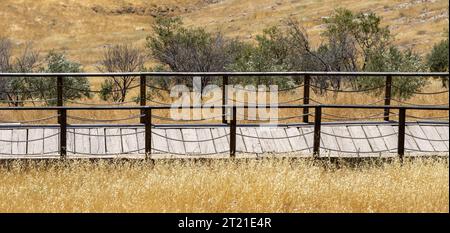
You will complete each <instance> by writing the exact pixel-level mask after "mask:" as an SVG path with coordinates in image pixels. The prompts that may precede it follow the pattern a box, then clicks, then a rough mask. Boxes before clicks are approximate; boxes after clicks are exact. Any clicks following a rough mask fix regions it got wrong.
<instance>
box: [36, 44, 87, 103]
mask: <svg viewBox="0 0 450 233" xmlns="http://www.w3.org/2000/svg"><path fill="white" fill-rule="evenodd" d="M44 61H45V64H46V65H45V66H44V67H42V68H41V70H40V71H41V72H44V73H80V72H83V70H82V68H81V65H80V64H78V63H76V62H72V61H70V60H68V59H67V58H66V57H65V55H64V54H63V53H58V52H55V51H50V52H49V54H48V55H47V56H46V57H45V60H44ZM32 85H33V86H34V88H36V89H37V90H38V92H37V93H35V96H36V97H37V98H39V99H44V100H49V101H47V104H49V105H52V104H55V103H56V100H54V98H55V97H56V96H57V87H56V79H55V78H54V77H43V78H39V79H33V81H32ZM83 97H88V98H90V97H91V95H90V86H89V81H88V80H87V78H86V77H64V78H63V98H64V99H66V100H74V99H79V98H83Z"/></svg>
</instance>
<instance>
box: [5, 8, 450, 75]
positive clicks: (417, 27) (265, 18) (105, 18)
mask: <svg viewBox="0 0 450 233" xmlns="http://www.w3.org/2000/svg"><path fill="white" fill-rule="evenodd" d="M337 7H346V8H349V9H351V10H354V11H366V10H372V11H374V12H376V13H377V14H379V15H381V16H382V17H383V23H384V24H385V25H389V27H390V29H391V31H392V32H393V34H394V35H395V39H396V43H397V44H399V45H401V46H403V47H410V48H413V49H414V50H415V51H417V52H420V53H424V52H426V51H428V50H429V49H430V48H431V46H432V45H433V43H435V42H437V41H439V40H441V39H442V38H444V37H445V35H444V32H445V30H447V31H448V1H447V0H409V1H406V0H397V1H392V0H373V1H356V0H342V1H334V0H275V1H273V0H252V1H239V0H191V1H188V0H166V1H165V0H150V1H149V0H147V1H146V0H134V1H133V0H100V1H93V0H82V1H76V0H36V1H27V0H0V36H7V37H10V38H11V39H12V40H13V41H14V42H15V43H17V44H19V45H23V44H24V43H25V42H26V41H33V43H34V46H35V47H36V48H39V50H40V51H42V52H47V51H49V50H51V49H56V50H66V51H67V54H68V56H69V57H70V58H72V59H74V60H77V61H78V62H80V63H82V64H83V65H84V66H85V68H86V69H87V70H90V71H95V63H96V61H97V60H98V58H99V55H100V54H101V51H102V49H103V47H104V46H105V45H108V44H113V43H120V42H133V43H138V44H139V45H140V46H142V45H143V44H144V42H145V38H146V37H147V36H148V35H150V34H151V25H152V23H153V22H154V17H155V16H157V15H177V16H181V17H182V18H183V20H184V22H185V23H186V24H187V25H189V26H204V27H206V28H207V29H208V30H210V31H215V30H221V31H223V32H224V33H225V34H226V35H227V36H239V37H240V38H242V39H245V40H252V39H253V38H254V37H255V35H256V34H258V33H260V32H261V31H262V30H263V29H264V28H265V27H268V26H271V25H275V24H277V23H279V21H280V20H282V19H284V18H286V17H294V18H297V19H299V20H300V21H301V22H302V23H303V24H304V26H305V28H306V29H307V30H308V33H309V34H310V37H311V38H312V39H313V41H315V43H316V44H317V43H319V40H318V38H319V35H320V32H321V30H322V29H323V25H322V17H326V16H328V15H329V14H330V13H331V12H332V11H333V9H335V8H337Z"/></svg>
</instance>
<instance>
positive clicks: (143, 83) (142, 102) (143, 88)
mask: <svg viewBox="0 0 450 233" xmlns="http://www.w3.org/2000/svg"><path fill="white" fill-rule="evenodd" d="M139 81H140V83H139V87H140V94H139V96H140V105H141V106H145V105H146V104H147V103H146V100H147V99H146V97H147V91H146V84H147V82H146V76H145V75H143V74H141V76H140V78H139ZM144 114H145V109H141V123H145V116H142V115H144Z"/></svg>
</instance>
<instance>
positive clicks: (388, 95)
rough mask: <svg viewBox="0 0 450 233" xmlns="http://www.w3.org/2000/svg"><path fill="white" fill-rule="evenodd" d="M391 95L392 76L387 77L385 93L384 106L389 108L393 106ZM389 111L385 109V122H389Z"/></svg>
mask: <svg viewBox="0 0 450 233" xmlns="http://www.w3.org/2000/svg"><path fill="white" fill-rule="evenodd" d="M391 93H392V76H391V75H388V76H386V84H385V91H384V105H386V106H389V105H391ZM389 114H390V113H389V109H388V108H385V109H384V120H385V121H389Z"/></svg>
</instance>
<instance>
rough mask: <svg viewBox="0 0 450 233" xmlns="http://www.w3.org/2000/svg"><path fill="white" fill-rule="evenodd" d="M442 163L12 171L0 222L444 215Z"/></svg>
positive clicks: (57, 165)
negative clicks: (24, 218)
mask: <svg viewBox="0 0 450 233" xmlns="http://www.w3.org/2000/svg"><path fill="white" fill-rule="evenodd" d="M448 169H449V167H448V159H446V160H415V161H407V162H405V164H404V165H403V166H402V165H400V164H399V163H398V162H396V161H394V162H390V163H381V164H379V165H375V163H367V164H360V165H356V166H353V165H348V164H347V165H342V164H341V166H340V167H339V168H337V167H336V166H334V165H332V164H329V163H326V162H324V163H320V164H319V163H313V162H312V161H308V160H287V159H275V158H272V159H261V160H208V161H196V162H194V161H181V160H163V161H156V162H155V164H154V165H152V164H150V163H146V162H143V161H128V162H127V161H104V160H102V161H98V162H87V161H80V160H78V161H70V162H67V161H66V162H59V161H52V162H50V163H47V164H44V163H43V162H28V163H24V162H23V161H22V162H17V161H15V162H12V163H10V164H9V166H2V168H0V196H1V197H2V198H1V199H0V212H447V213H448V212H449V172H448Z"/></svg>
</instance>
